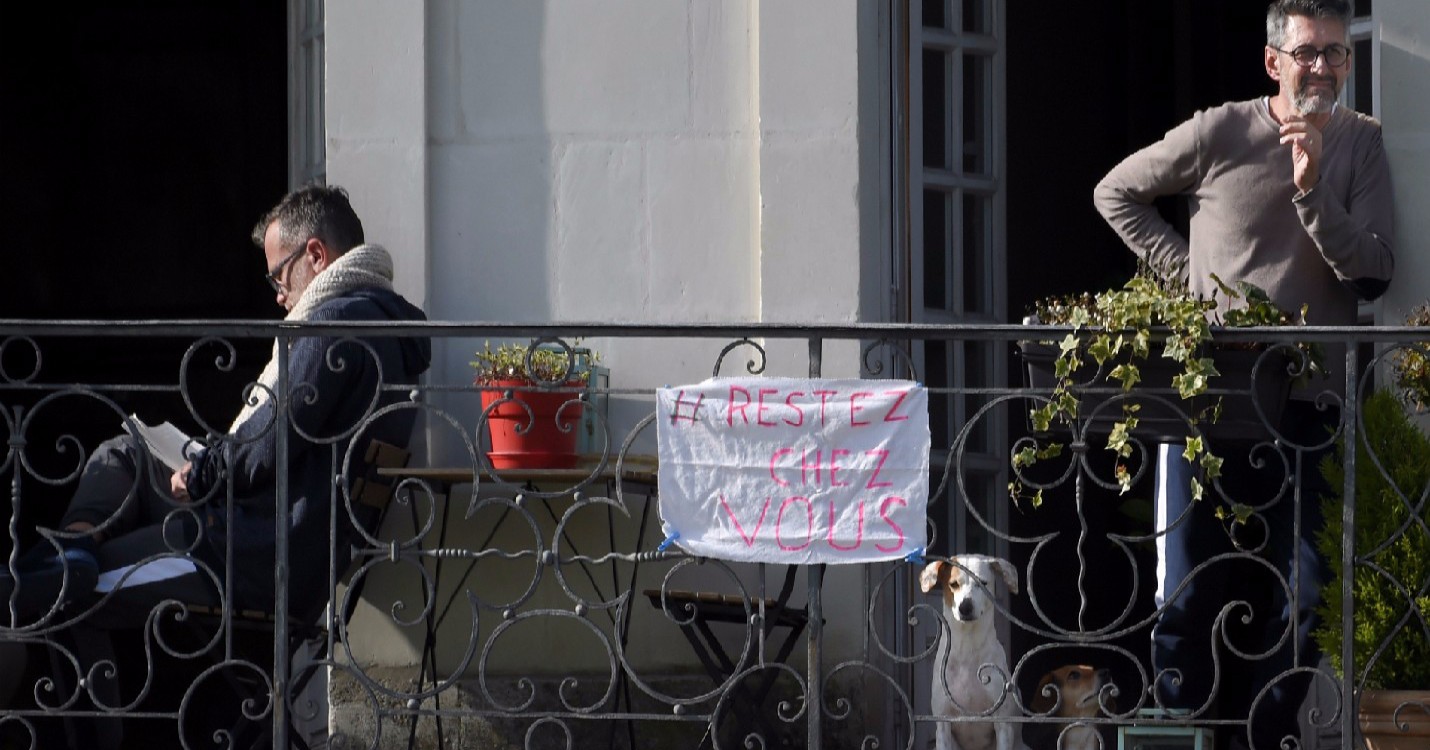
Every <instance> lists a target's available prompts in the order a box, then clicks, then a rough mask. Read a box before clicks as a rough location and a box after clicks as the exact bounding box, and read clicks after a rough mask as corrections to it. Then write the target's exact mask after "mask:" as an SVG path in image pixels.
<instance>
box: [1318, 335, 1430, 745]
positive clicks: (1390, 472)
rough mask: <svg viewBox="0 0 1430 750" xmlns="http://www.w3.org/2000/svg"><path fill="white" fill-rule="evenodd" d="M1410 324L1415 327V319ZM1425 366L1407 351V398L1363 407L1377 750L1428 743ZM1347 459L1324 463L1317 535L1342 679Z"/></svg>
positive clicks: (1360, 482) (1359, 587)
mask: <svg viewBox="0 0 1430 750" xmlns="http://www.w3.org/2000/svg"><path fill="white" fill-rule="evenodd" d="M1420 314H1421V315H1422V316H1424V310H1423V309H1422V310H1420ZM1410 322H1411V323H1415V322H1416V321H1415V320H1414V318H1413V316H1412V320H1411V321H1410ZM1425 322H1427V321H1425V320H1422V321H1420V324H1422V325H1423V324H1424V323H1425ZM1426 364H1427V363H1426V360H1425V355H1424V354H1423V352H1421V351H1420V350H1419V349H1409V350H1402V351H1401V352H1399V353H1398V357H1397V362H1396V379H1395V382H1396V385H1397V387H1398V389H1399V394H1398V395H1399V396H1400V398H1397V393H1396V392H1394V391H1391V390H1381V391H1377V392H1375V393H1373V394H1372V395H1371V396H1370V397H1369V398H1367V399H1366V400H1365V402H1364V405H1363V406H1362V408H1361V425H1362V426H1363V429H1362V430H1360V432H1359V435H1358V437H1359V440H1358V447H1359V449H1360V450H1359V451H1358V452H1357V455H1356V460H1355V493H1356V494H1355V497H1356V508H1355V539H1354V541H1353V542H1352V543H1353V544H1354V550H1355V556H1356V557H1355V559H1356V564H1355V566H1354V569H1353V571H1351V573H1350V575H1351V577H1352V583H1351V597H1352V601H1351V607H1352V610H1353V612H1354V614H1353V615H1352V622H1353V628H1352V631H1351V633H1350V635H1351V638H1352V640H1353V643H1352V645H1351V655H1352V659H1353V665H1354V670H1355V671H1354V673H1353V674H1354V680H1355V684H1356V687H1355V692H1356V694H1357V696H1358V699H1359V724H1360V729H1361V733H1362V734H1363V735H1364V737H1365V739H1366V743H1367V745H1368V746H1369V747H1370V748H1371V749H1372V750H1392V749H1394V750H1399V749H1401V748H1411V747H1415V748H1423V747H1427V746H1430V624H1427V618H1430V527H1427V523H1430V509H1427V501H1426V491H1427V487H1428V486H1430V438H1427V437H1426V435H1425V432H1424V431H1423V430H1422V429H1421V428H1420V427H1419V426H1418V425H1417V424H1416V420H1415V417H1414V415H1415V414H1417V413H1420V412H1421V411H1422V410H1417V409H1416V408H1415V407H1414V405H1416V404H1419V405H1422V406H1423V405H1424V404H1426V403H1430V398H1427V395H1430V381H1427V379H1426V378H1425V374H1426V372H1427V368H1426ZM1407 407H1409V408H1407ZM1346 453H1347V451H1346V445H1345V440H1344V438H1342V440H1341V442H1340V444H1339V445H1337V448H1336V451H1335V453H1334V455H1331V456H1327V457H1326V458H1325V459H1324V460H1323V461H1322V462H1321V472H1322V475H1323V476H1324V477H1325V478H1326V480H1327V482H1328V486H1329V487H1330V488H1332V491H1331V493H1330V494H1329V495H1328V496H1327V497H1325V498H1322V510H1323V512H1324V514H1325V519H1326V524H1325V528H1324V529H1323V531H1322V532H1321V534H1320V536H1319V537H1318V538H1317V546H1318V547H1319V548H1320V551H1321V554H1323V555H1324V556H1325V557H1326V559H1327V560H1328V561H1329V562H1330V565H1331V570H1332V576H1331V580H1330V581H1329V582H1328V583H1327V584H1326V587H1325V589H1324V590H1323V592H1322V597H1321V604H1320V607H1319V609H1318V614H1319V615H1320V623H1319V625H1318V626H1317V629H1316V631H1315V638H1316V642H1317V644H1318V645H1319V646H1320V647H1321V650H1322V652H1323V653H1325V654H1326V655H1328V656H1329V657H1330V659H1331V664H1332V666H1333V667H1334V668H1335V670H1336V672H1337V673H1338V674H1344V670H1345V667H1346V665H1345V664H1343V663H1342V658H1341V656H1342V644H1343V637H1344V635H1345V633H1343V632H1342V629H1341V596H1342V594H1341V587H1342V584H1343V582H1344V581H1345V578H1346V575H1347V571H1345V570H1344V569H1343V566H1342V564H1341V550H1342V544H1343V543H1344V542H1343V538H1344V532H1345V527H1344V522H1343V519H1342V515H1341V514H1342V509H1343V507H1344V499H1345V498H1344V497H1343V496H1342V493H1341V492H1340V490H1341V489H1342V488H1343V487H1344V486H1345V484H1344V480H1345V466H1346V464H1345V459H1346Z"/></svg>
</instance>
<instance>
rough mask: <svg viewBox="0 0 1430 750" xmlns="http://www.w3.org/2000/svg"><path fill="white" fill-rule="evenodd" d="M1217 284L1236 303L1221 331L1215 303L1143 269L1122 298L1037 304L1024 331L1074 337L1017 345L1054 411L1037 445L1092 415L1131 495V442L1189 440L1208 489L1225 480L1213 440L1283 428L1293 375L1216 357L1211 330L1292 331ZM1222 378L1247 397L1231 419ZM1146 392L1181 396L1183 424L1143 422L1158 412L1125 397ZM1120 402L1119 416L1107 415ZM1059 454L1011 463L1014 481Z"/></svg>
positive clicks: (1039, 416) (1032, 448)
mask: <svg viewBox="0 0 1430 750" xmlns="http://www.w3.org/2000/svg"><path fill="white" fill-rule="evenodd" d="M1212 278H1213V280H1215V281H1216V283H1217V285H1218V287H1219V288H1220V290H1221V293H1222V294H1224V295H1226V297H1227V298H1228V299H1230V300H1232V306H1231V308H1230V309H1229V310H1228V311H1227V312H1225V313H1224V314H1222V315H1221V316H1220V318H1219V319H1215V320H1209V319H1208V314H1209V313H1211V312H1212V311H1213V310H1215V309H1216V308H1217V302H1216V300H1215V299H1200V298H1198V297H1196V296H1194V295H1193V294H1192V293H1191V292H1190V290H1189V289H1188V288H1187V286H1186V284H1185V283H1184V282H1178V281H1169V280H1168V279H1167V278H1166V277H1165V276H1163V275H1161V274H1157V273H1155V272H1153V271H1152V270H1151V269H1148V268H1147V267H1145V266H1143V267H1140V268H1139V269H1138V272H1137V273H1136V275H1134V276H1133V277H1132V279H1130V280H1129V281H1128V282H1127V283H1126V284H1125V285H1124V286H1123V287H1122V288H1121V289H1114V290H1109V291H1106V292H1102V293H1100V294H1096V295H1093V294H1079V295H1072V296H1064V297H1053V298H1049V299H1046V300H1043V301H1041V302H1039V303H1037V304H1036V305H1035V307H1034V311H1033V314H1032V315H1031V316H1029V318H1028V320H1027V322H1030V323H1044V324H1052V325H1070V326H1073V327H1074V328H1075V329H1078V330H1075V331H1074V332H1072V333H1069V334H1068V335H1067V336H1066V337H1064V338H1063V340H1062V341H1060V342H1056V343H1053V342H1046V341H1024V342H1020V343H1019V351H1020V354H1021V355H1022V358H1023V361H1024V365H1025V368H1024V371H1025V373H1026V376H1027V383H1028V385H1029V386H1030V387H1032V388H1041V389H1047V390H1048V391H1049V393H1050V395H1049V399H1048V401H1047V402H1046V403H1044V404H1042V405H1041V406H1038V407H1037V408H1034V409H1032V410H1031V411H1030V412H1029V423H1030V427H1031V429H1032V432H1033V434H1034V435H1035V436H1046V435H1047V434H1048V433H1050V432H1051V431H1052V430H1053V428H1054V425H1055V424H1056V423H1062V424H1071V423H1073V422H1074V421H1077V420H1079V415H1080V414H1081V415H1091V416H1084V417H1083V418H1082V419H1081V428H1082V430H1083V431H1084V432H1085V433H1086V434H1090V435H1106V436H1107V448H1108V450H1111V451H1113V452H1115V453H1116V454H1117V457H1118V463H1117V466H1116V469H1115V471H1116V478H1117V481H1118V483H1119V485H1120V487H1121V489H1122V491H1123V492H1126V491H1127V490H1129V489H1130V488H1131V481H1132V476H1131V472H1130V471H1129V470H1128V469H1127V467H1126V466H1125V465H1124V464H1122V462H1121V459H1124V458H1127V457H1129V456H1131V455H1132V451H1133V447H1132V445H1131V442H1130V441H1131V439H1132V436H1133V435H1134V434H1135V435H1137V436H1139V437H1143V438H1146V439H1151V440H1155V441H1158V442H1174V441H1180V440H1185V441H1186V445H1187V448H1186V451H1185V455H1186V457H1187V459H1188V460H1189V461H1192V462H1193V463H1194V464H1199V465H1200V466H1201V467H1202V469H1203V470H1204V473H1205V476H1206V479H1207V480H1208V481H1210V480H1212V479H1215V478H1216V477H1217V476H1218V475H1219V474H1220V460H1219V459H1218V458H1217V457H1216V456H1215V455H1213V454H1212V453H1211V452H1210V451H1209V450H1208V449H1207V445H1206V443H1205V441H1204V436H1205V435H1212V436H1214V437H1216V438H1218V439H1240V440H1249V439H1261V438H1264V437H1265V435H1266V429H1265V425H1266V424H1275V423H1276V422H1277V421H1278V420H1279V418H1280V413H1281V409H1282V408H1283V407H1284V405H1285V402H1286V398H1287V396H1288V394H1289V391H1290V385H1291V376H1290V370H1291V369H1292V368H1288V367H1287V365H1288V364H1289V363H1288V362H1287V361H1286V360H1285V359H1284V358H1282V357H1271V358H1267V357H1264V356H1263V355H1264V353H1265V350H1266V348H1265V347H1264V346H1258V345H1248V344H1241V345H1236V344H1232V345H1217V346H1213V345H1212V332H1213V330H1215V328H1216V326H1214V325H1213V322H1215V323H1216V324H1218V325H1220V326H1227V327H1236V326H1265V325H1287V324H1291V323H1293V319H1292V317H1291V316H1290V315H1289V314H1287V313H1286V312H1284V311H1282V310H1280V309H1279V308H1277V307H1276V306H1275V305H1274V304H1273V303H1272V302H1271V300H1270V298H1269V297H1268V296H1267V295H1266V293H1265V292H1264V291H1263V290H1261V289H1260V288H1258V287H1256V286H1254V285H1252V284H1247V283H1240V284H1238V285H1237V287H1236V288H1232V287H1230V286H1228V285H1226V284H1224V283H1222V282H1221V280H1220V279H1217V278H1216V277H1215V276H1213V277H1212ZM1304 317H1305V310H1304V309H1303V310H1302V311H1301V318H1302V319H1303V320H1304ZM1154 326H1160V327H1164V328H1165V329H1166V331H1167V333H1166V337H1165V338H1164V339H1162V340H1161V341H1159V342H1154V341H1153V335H1152V330H1151V329H1152V328H1153V327H1154ZM1083 329H1095V330H1092V331H1090V332H1085V331H1084V330H1083ZM1306 350H1307V351H1306V355H1307V356H1308V357H1309V361H1311V362H1312V363H1313V364H1314V362H1315V359H1316V357H1315V352H1314V351H1310V348H1309V347H1306ZM1263 359H1264V360H1265V361H1264V362H1263ZM1293 367H1294V365H1293ZM1302 369H1306V368H1302ZM1223 373H1227V374H1226V375H1225V376H1223V377H1224V380H1222V381H1216V382H1217V384H1218V386H1221V387H1225V388H1227V389H1229V390H1230V391H1232V392H1245V393H1248V394H1249V395H1250V397H1249V398H1237V399H1233V400H1232V402H1231V404H1232V407H1234V408H1227V407H1226V406H1225V404H1224V401H1223V399H1222V398H1221V397H1216V398H1212V397H1210V396H1208V395H1206V394H1207V391H1208V389H1209V388H1210V387H1211V385H1212V383H1213V382H1214V381H1213V379H1214V378H1216V377H1218V376H1222V375H1223ZM1138 384H1143V386H1144V389H1149V388H1159V389H1163V390H1166V391H1167V392H1169V393H1175V394H1176V395H1177V396H1178V397H1179V398H1180V399H1181V400H1182V401H1184V402H1185V414H1183V413H1179V412H1176V411H1174V410H1172V409H1167V408H1158V407H1156V406H1152V407H1151V408H1148V409H1146V411H1145V412H1144V407H1146V406H1147V405H1148V404H1153V403H1155V402H1150V401H1147V400H1145V399H1138V398H1132V397H1130V396H1128V395H1125V394H1129V393H1130V392H1131V391H1132V389H1133V388H1134V387H1135V386H1137V385H1138ZM1144 392H1145V391H1144ZM1114 398H1115V399H1117V401H1118V404H1117V406H1118V407H1120V408H1113V406H1112V405H1106V406H1104V404H1105V403H1106V402H1107V401H1108V400H1109V399H1114ZM1224 409H1225V412H1224ZM1062 447H1063V446H1062V444H1061V443H1059V442H1056V441H1052V442H1047V441H1044V442H1039V441H1038V440H1037V439H1035V440H1033V441H1031V442H1030V443H1029V444H1027V445H1025V446H1024V447H1022V448H1021V449H1019V450H1018V451H1017V452H1015V454H1014V456H1013V467H1014V469H1015V473H1017V470H1020V469H1023V468H1025V467H1028V466H1031V465H1033V464H1035V463H1037V462H1038V461H1039V460H1042V459H1046V458H1050V457H1052V456H1055V455H1058V454H1060V453H1061V451H1062ZM1192 482H1193V485H1192V496H1193V497H1194V498H1200V497H1201V495H1202V486H1201V484H1200V483H1199V482H1198V481H1197V480H1196V479H1193V480H1192ZM1009 490H1010V492H1011V494H1012V495H1013V497H1014V499H1015V500H1018V499H1021V498H1023V497H1024V496H1026V491H1025V488H1024V486H1023V484H1022V482H1021V481H1019V480H1017V479H1015V480H1014V481H1013V482H1011V483H1010V484H1009ZM1029 497H1030V499H1031V501H1032V503H1033V504H1034V505H1035V506H1036V505H1038V504H1040V503H1041V500H1042V498H1041V492H1040V491H1035V492H1033V493H1032V494H1031V496H1029Z"/></svg>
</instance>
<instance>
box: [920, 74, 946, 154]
mask: <svg viewBox="0 0 1430 750" xmlns="http://www.w3.org/2000/svg"><path fill="white" fill-rule="evenodd" d="M948 60H949V56H948V53H946V52H940V51H938V50H931V49H926V50H924V68H923V72H924V91H923V104H924V166H926V167H937V168H944V167H947V166H948V130H949V125H948Z"/></svg>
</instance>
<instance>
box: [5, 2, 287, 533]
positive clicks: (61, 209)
mask: <svg viewBox="0 0 1430 750" xmlns="http://www.w3.org/2000/svg"><path fill="white" fill-rule="evenodd" d="M286 50H287V20H286V4H285V2H284V1H283V0H213V1H206V2H192V1H191V0H125V2H98V1H95V2H87V1H86V2H77V3H39V4H25V5H24V6H23V7H21V6H7V7H6V9H4V10H0V226H3V227H4V228H5V239H4V243H5V244H4V249H3V251H0V257H3V270H4V272H3V273H0V319H22V320H40V319H71V320H125V319H128V320H145V319H161V320H172V319H185V318H202V319H215V318H227V319H232V318H244V319H253V318H273V317H277V316H278V314H279V313H280V312H281V310H280V309H279V308H278V307H277V306H276V305H275V304H274V301H273V294H272V292H271V291H270V290H269V289H268V287H267V286H266V285H265V283H264V281H263V272H264V268H263V259H262V254H261V253H260V252H259V251H258V250H256V249H255V248H254V247H253V246H252V245H251V244H250V242H249V240H248V233H249V231H250V229H251V228H252V226H253V224H254V222H255V221H256V220H257V219H258V217H259V216H260V215H261V214H262V213H263V211H264V210H266V209H267V208H268V207H269V206H271V205H272V204H273V203H275V202H276V201H277V200H278V199H279V198H280V197H281V196H282V194H283V192H284V190H285V189H286V187H287V130H288V126H287V108H288V102H287V97H288V95H287V80H288V78H287V52H286ZM21 331H22V334H24V333H27V331H26V330H25V329H24V328H23V327H22V329H21ZM4 338H6V340H5V344H6V346H5V347H4V348H3V349H0V392H3V394H4V395H3V397H0V399H2V400H0V403H3V406H4V408H5V409H6V410H7V412H8V413H9V415H10V416H11V417H12V418H14V417H16V415H17V414H26V415H28V414H30V413H34V412H33V406H34V404H36V403H37V402H38V401H39V400H41V399H42V398H44V397H45V396H46V395H48V394H53V393H55V392H56V391H60V390H63V389H62V388H59V387H58V384H66V383H86V384H96V383H99V384H157V385H167V386H177V384H178V383H179V365H180V362H181V360H182V358H183V355H184V353H185V351H186V350H187V349H188V347H189V345H190V344H191V343H193V342H192V341H191V340H180V339H150V338H136V337H127V338H119V339H116V338H99V337H91V338H79V339H77V338H61V337H43V336H35V337H28V336H24V335H22V336H19V337H14V336H12V337H4ZM231 343H232V344H233V346H234V347H235V354H236V356H235V357H234V365H235V370H234V371H233V372H232V373H229V374H228V378H229V380H227V381H225V382H221V383H220V382H217V381H214V380H204V379H198V380H195V381H194V382H192V383H191V384H190V387H189V393H190V395H191V396H192V397H193V400H194V403H195V406H196V408H197V409H199V410H200V411H201V412H203V411H207V412H208V416H209V417H210V418H212V419H213V420H214V421H215V422H216V423H219V424H221V425H222V426H224V427H226V426H227V421H226V419H227V418H229V417H231V416H232V414H233V413H234V412H236V410H237V408H238V406H239V395H240V390H241V387H242V383H244V382H248V381H251V380H252V379H253V378H254V376H255V375H256V373H257V372H258V370H259V369H260V368H261V367H262V365H263V363H264V362H265V361H266V360H267V358H268V350H269V347H270V346H271V341H268V342H265V341H260V340H249V341H241V340H234V341H232V342H231ZM209 360H210V361H212V357H211V356H210V357H209ZM209 369H213V368H212V367H210V368H209ZM17 381H26V382H28V384H30V385H35V384H39V385H42V386H47V385H48V384H56V385H57V387H56V388H55V389H52V390H47V391H37V390H34V389H31V390H25V389H22V388H15V387H13V386H14V385H15V383H16V382H17ZM100 396H101V397H100V398H96V397H93V396H84V395H81V396H76V397H72V398H71V397H66V398H65V399H64V401H65V402H66V403H65V404H64V405H63V406H58V407H56V408H54V409H52V411H53V412H54V413H56V414H59V415H62V418H61V419H54V420H48V421H49V422H53V423H55V424H54V426H53V427H47V426H43V425H40V424H39V422H40V420H39V419H36V420H35V424H33V425H27V426H26V427H25V428H24V429H25V430H26V431H27V432H26V434H25V436H24V437H25V438H26V439H27V440H28V442H29V445H30V446H31V451H32V452H33V453H35V454H40V453H42V452H44V451H42V450H41V446H42V445H44V446H52V445H54V443H53V442H42V441H44V440H46V439H47V438H48V433H45V430H49V429H53V430H56V431H58V432H59V433H61V434H66V435H71V436H73V437H74V438H76V439H77V440H78V441H79V442H80V443H81V444H83V445H86V446H91V445H93V444H94V443H95V442H97V441H98V440H100V439H103V438H106V437H109V436H111V435H113V434H115V433H116V432H117V430H118V428H119V420H118V415H116V414H115V412H116V411H121V412H122V413H130V412H136V413H138V414H139V415H140V416H141V417H142V418H144V419H145V420H146V421H164V420H169V421H173V422H174V423H175V424H177V425H179V426H180V427H182V428H184V429H186V430H190V431H191V432H192V431H197V429H198V425H197V424H196V421H195V420H194V419H192V415H191V414H190V413H189V409H188V407H187V406H186V405H185V404H184V403H183V399H182V398H180V397H179V394H178V393H177V392H176V391H173V390H171V391H170V392H167V393H148V392H143V391H133V390H126V389H107V390H102V391H101V394H100ZM70 402H74V403H76V404H79V405H78V406H71V404H70ZM51 452H54V451H51ZM36 460H43V459H41V458H36ZM64 460H67V461H71V462H72V461H73V456H72V455H68V456H65V457H64ZM61 475H62V474H61ZM7 481H8V480H7ZM39 484H40V483H38V482H31V483H28V485H27V487H26V491H27V493H31V494H27V496H26V497H27V500H28V502H27V503H26V505H27V506H28V508H29V509H36V508H40V507H44V506H48V505H49V503H40V502H39V498H38V497H36V495H39V494H43V493H44V492H46V491H47V490H48V489H49V488H46V487H43V486H38V485H39ZM68 489H72V487H71V488H68ZM56 491H58V490H56ZM34 512H38V511H35V510H27V511H24V512H22V515H25V514H28V513H34ZM35 520H42V519H35ZM28 526H32V524H29V525H28ZM28 526H27V528H28ZM6 546H7V547H8V543H7V544H6Z"/></svg>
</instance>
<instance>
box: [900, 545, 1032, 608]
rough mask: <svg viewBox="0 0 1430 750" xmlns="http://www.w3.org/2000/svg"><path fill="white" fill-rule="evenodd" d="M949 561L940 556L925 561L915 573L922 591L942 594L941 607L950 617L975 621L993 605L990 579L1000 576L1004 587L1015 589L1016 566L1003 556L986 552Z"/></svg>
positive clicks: (1016, 585)
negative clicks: (920, 572) (985, 553)
mask: <svg viewBox="0 0 1430 750" xmlns="http://www.w3.org/2000/svg"><path fill="white" fill-rule="evenodd" d="M953 561H954V563H956V564H953V565H951V564H949V563H946V562H944V561H942V560H938V561H935V562H931V563H929V564H928V565H927V566H926V567H925V568H924V571H923V573H922V574H920V575H919V588H920V589H922V590H923V592H924V593H925V594H927V593H931V592H933V591H938V592H940V593H942V594H943V603H944V607H945V609H947V611H948V612H949V613H950V614H951V615H952V616H953V618H954V619H956V620H959V621H961V622H975V621H977V620H979V619H980V618H982V617H983V616H984V615H985V614H987V613H988V612H989V611H990V610H992V609H993V604H992V602H991V600H990V599H989V592H990V591H991V590H992V588H993V581H994V580H995V579H997V578H1002V579H1003V581H1004V583H1006V584H1007V585H1008V590H1009V591H1011V592H1013V593H1015V594H1016V593H1018V570H1017V569H1016V568H1014V567H1013V564H1012V563H1010V562H1008V561H1007V560H1004V559H1001V558H997V557H989V556H987V555H959V556H958V557H955V558H953Z"/></svg>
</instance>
